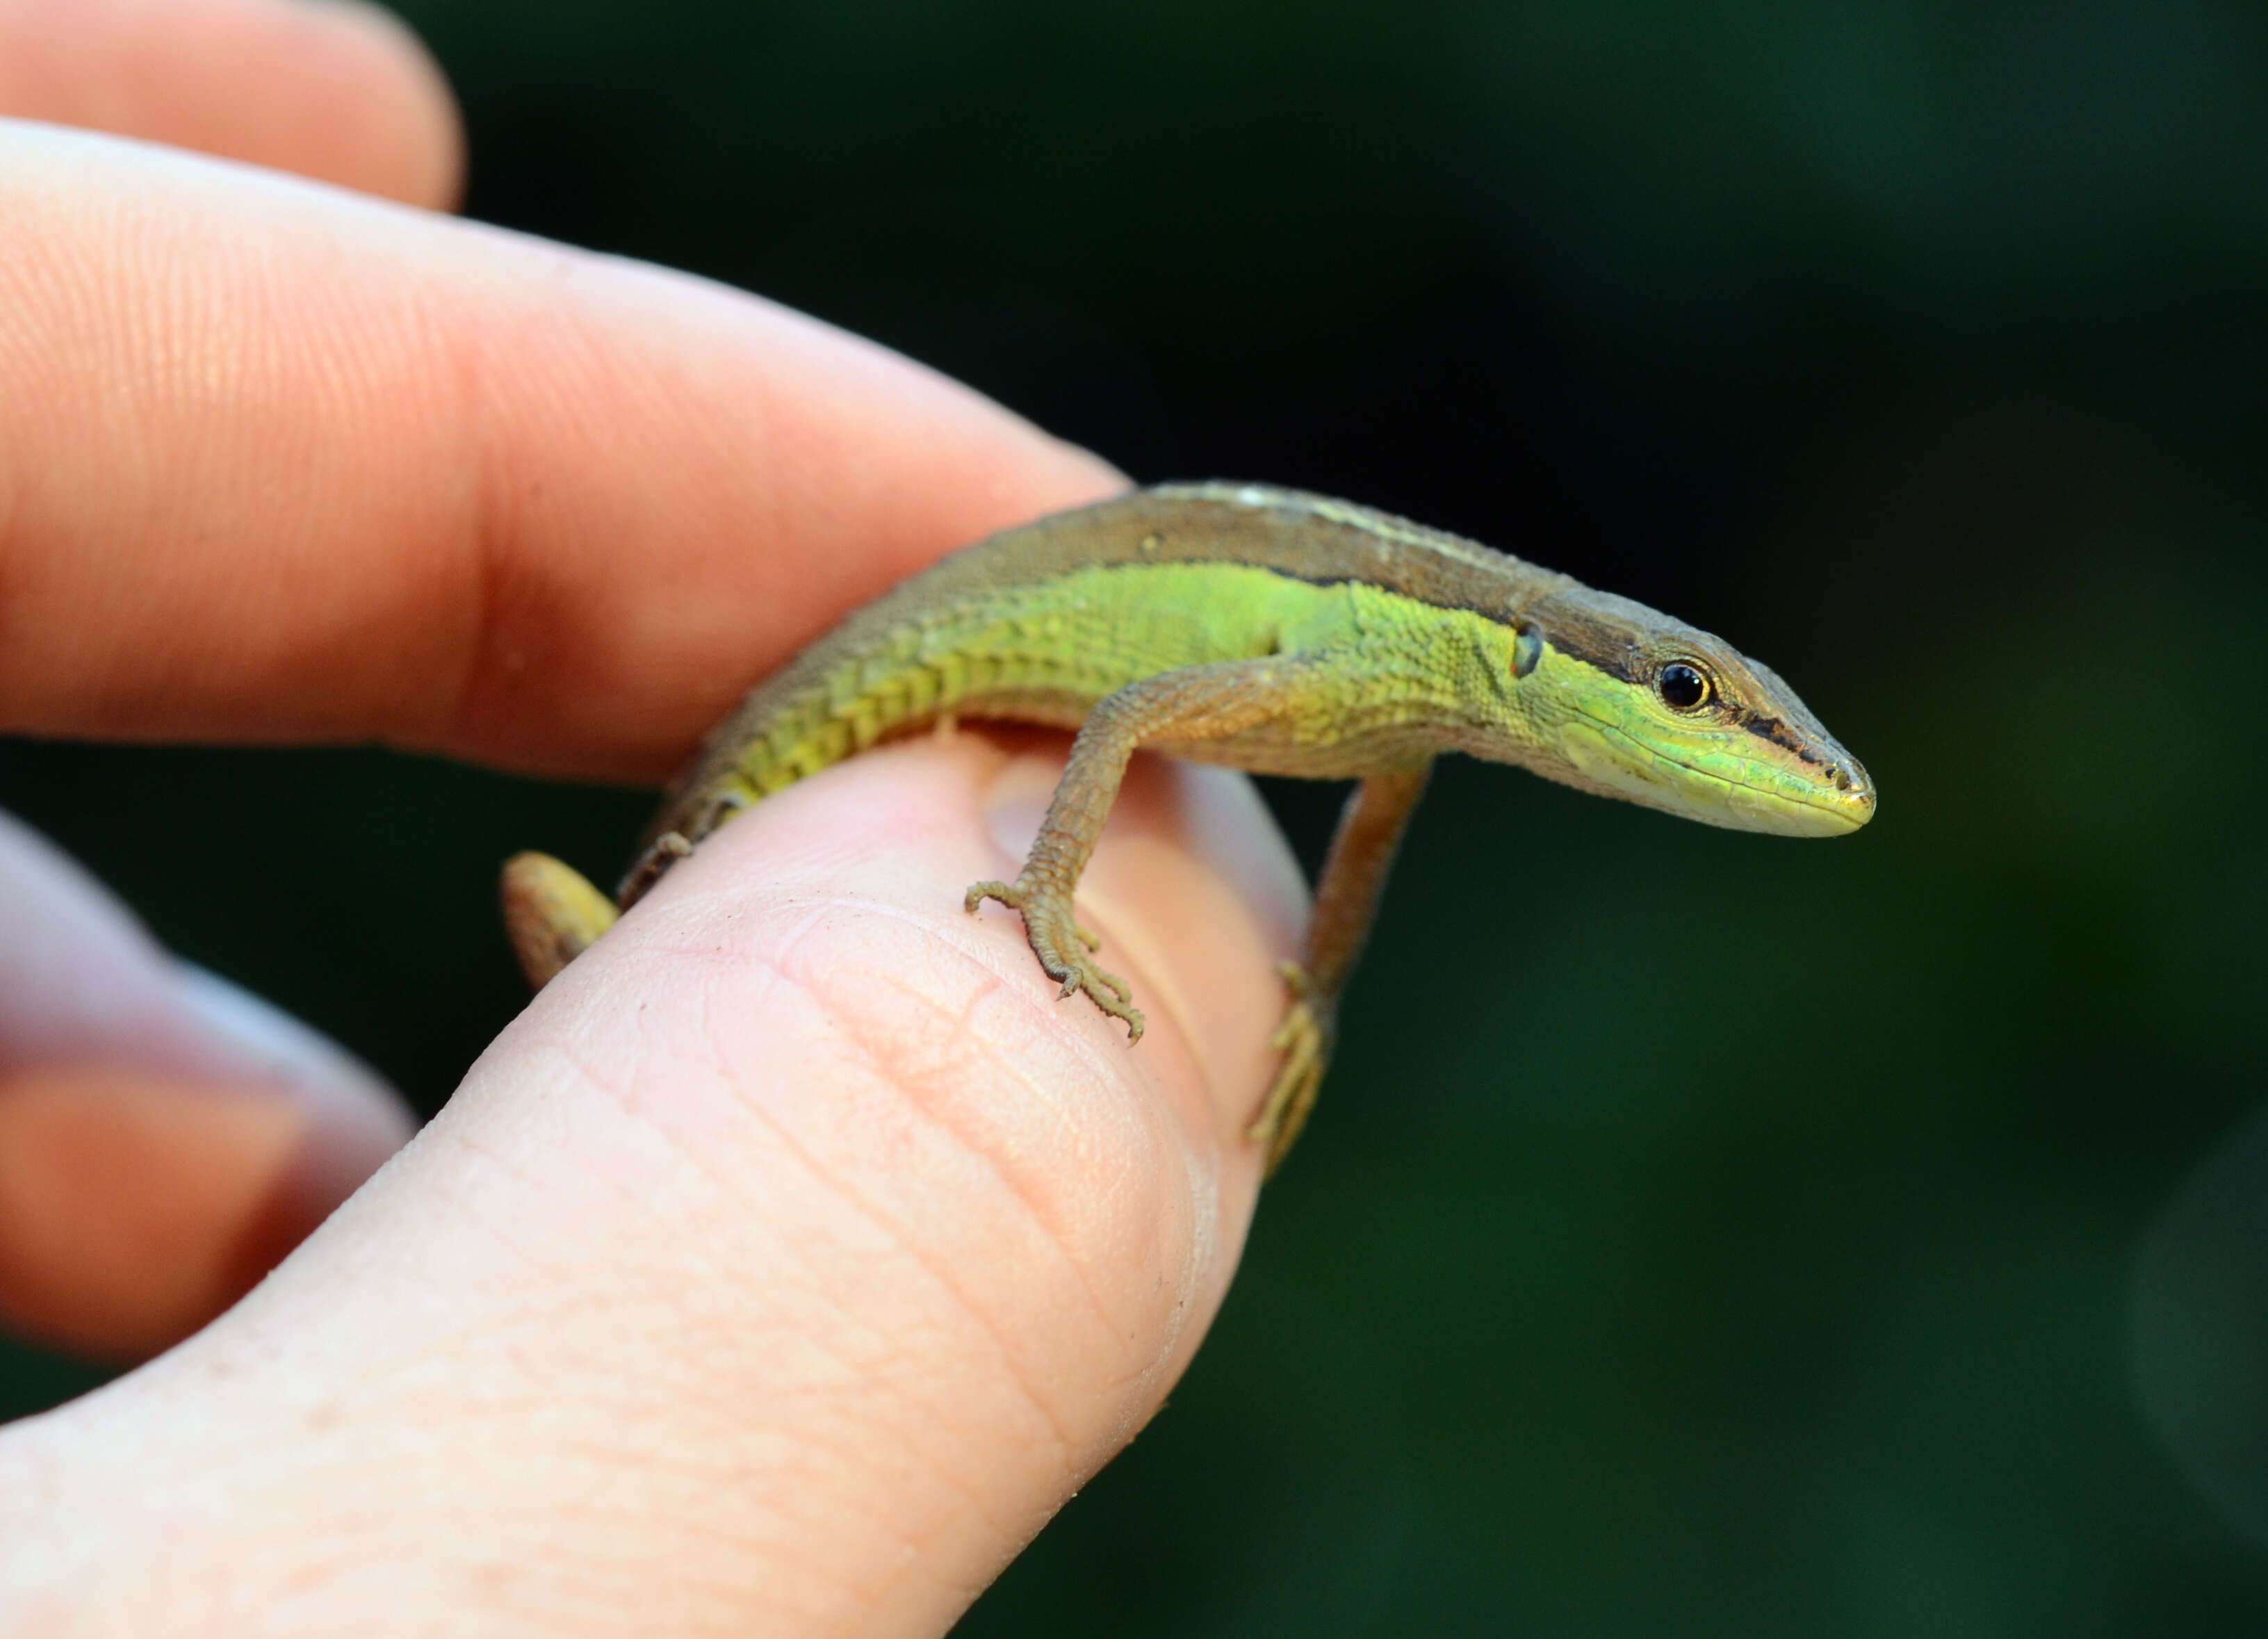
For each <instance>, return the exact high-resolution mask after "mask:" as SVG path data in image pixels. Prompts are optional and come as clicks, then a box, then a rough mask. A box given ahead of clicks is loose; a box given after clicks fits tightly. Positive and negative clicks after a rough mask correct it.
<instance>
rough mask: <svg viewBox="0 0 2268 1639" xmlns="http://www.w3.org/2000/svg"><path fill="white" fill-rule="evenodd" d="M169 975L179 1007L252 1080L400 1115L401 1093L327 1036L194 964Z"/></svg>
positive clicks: (402, 1111) (403, 1112)
mask: <svg viewBox="0 0 2268 1639" xmlns="http://www.w3.org/2000/svg"><path fill="white" fill-rule="evenodd" d="M175 974H176V980H177V988H178V994H179V995H180V1000H181V1003H182V1004H183V1006H184V1007H185V1008H186V1009H187V1010H188V1011H189V1012H190V1013H191V1014H193V1015H195V1018H197V1020H198V1021H199V1022H200V1023H202V1024H203V1025H205V1026H206V1027H207V1028H208V1029H210V1031H211V1032H212V1033H214V1034H215V1035H217V1036H218V1037H220V1038H221V1039H222V1040H223V1041H225V1043H226V1044H227V1045H228V1046H230V1047H233V1048H234V1049H236V1051H237V1052H238V1053H239V1055H241V1056H242V1057H243V1058H245V1059H246V1060H247V1061H248V1063H247V1069H248V1070H249V1071H250V1072H251V1073H252V1075H253V1076H254V1077H255V1078H256V1079H259V1080H261V1081H266V1082H269V1083H272V1084H276V1085H280V1086H284V1087H289V1088H291V1089H294V1090H296V1091H300V1092H304V1093H308V1094H312V1095H314V1096H316V1097H318V1098H321V1099H326V1100H328V1101H334V1102H346V1103H350V1104H351V1105H353V1106H372V1105H373V1104H375V1105H378V1106H381V1107H387V1108H390V1109H391V1110H393V1111H394V1112H395V1113H397V1114H399V1115H401V1116H403V1117H405V1118H406V1115H407V1111H406V1108H405V1106H403V1104H402V1101H401V1094H399V1093H398V1092H396V1091H394V1088H393V1086H392V1085H391V1084H388V1083H387V1080H386V1078H385V1077H382V1076H380V1075H379V1073H378V1072H377V1071H376V1070H374V1069H371V1068H370V1066H369V1065H367V1064H365V1063H364V1062H362V1061H361V1060H360V1059H358V1058H357V1057H355V1056H354V1055H353V1054H351V1053H349V1052H348V1051H347V1050H346V1049H345V1048H344V1047H341V1046H339V1045H338V1043H336V1042H335V1041H333V1040H331V1039H330V1038H329V1037H328V1036H325V1035H323V1034H321V1033H319V1032H317V1031H315V1030H313V1029H310V1028H309V1027H308V1026H307V1025H304V1024H302V1023H300V1022H299V1021H298V1019H296V1018H292V1017H291V1015H290V1014H289V1013H286V1012H284V1011H283V1010H282V1009H280V1008H278V1007H276V1006H275V1005H274V1004H273V1003H269V1002H267V1001H265V1000H263V999H261V997H259V996H254V994H253V993H252V992H251V991H249V990H247V989H243V988H242V987H241V986H239V985H236V984H232V983H231V982H230V981H228V980H226V979H224V978H222V977H221V976H220V975H219V974H217V973H213V972H211V971H210V970H209V969H206V968H203V967H200V966H197V965H196V964H195V962H179V963H177V964H176V965H175Z"/></svg>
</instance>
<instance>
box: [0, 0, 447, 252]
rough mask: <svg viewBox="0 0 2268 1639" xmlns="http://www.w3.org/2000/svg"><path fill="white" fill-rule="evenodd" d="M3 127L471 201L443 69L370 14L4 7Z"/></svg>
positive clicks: (318, 7) (356, 10)
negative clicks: (161, 147)
mask: <svg viewBox="0 0 2268 1639" xmlns="http://www.w3.org/2000/svg"><path fill="white" fill-rule="evenodd" d="M0 114H4V115H8V116H11V117H14V118H18V119H28V120H40V121H49V122H51V123H55V124H58V125H73V126H80V127H84V128H85V129H90V130H99V131H108V132H111V133H114V134H115V135H118V136H132V137H138V138H141V139H143V140H145V141H150V142H158V143H168V144H170V145H172V146H174V147H179V148H189V149H195V150H196V151H199V152H201V153H208V154H214V155H217V156H219V157H220V158H228V159H238V160H242V161H244V162H246V163H247V164H251V165H266V166H269V167H270V168H273V169H276V170H280V171H290V172H294V173H298V174H299V175H301V176H308V177H313V178H315V179H317V180H321V181H327V182H334V183H336V184H338V185H340V186H341V187H350V188H353V189H355V190H356V191H357V192H360V193H366V194H374V195H379V197H381V198H387V199H394V200H399V201H401V202H403V203H405V204H412V205H422V206H425V207H429V208H432V209H448V208H450V207H451V206H453V205H454V204H455V203H456V202H457V201H458V199H459V198H460V195H461V192H462V188H463V177H464V135H463V128H462V124H461V121H460V118H459V115H458V112H457V108H456V103H455V99H453V97H452V96H451V94H450V92H449V89H448V85H447V82H446V79H445V78H444V77H443V76H442V74H441V71H440V69H439V67H438V64H437V63H436V62H434V60H433V58H432V56H431V54H430V53H429V52H428V51H427V50H426V49H425V48H424V46H423V44H422V43H421V42H420V41H419V40H418V39H417V38H416V35H415V34H414V33H411V32H410V30H409V27H408V26H406V25H405V24H403V23H402V22H401V19H400V18H396V17H395V16H394V14H393V13H391V12H389V11H384V10H382V9H380V8H379V7H378V6H375V5H372V4H364V3H363V0H166V3H165V4H151V0H72V4H69V5H55V4H48V3H47V0H0Z"/></svg>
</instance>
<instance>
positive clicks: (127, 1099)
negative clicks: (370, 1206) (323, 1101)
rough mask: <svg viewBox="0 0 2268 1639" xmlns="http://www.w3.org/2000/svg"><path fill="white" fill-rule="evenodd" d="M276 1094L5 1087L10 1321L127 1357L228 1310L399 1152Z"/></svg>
mask: <svg viewBox="0 0 2268 1639" xmlns="http://www.w3.org/2000/svg"><path fill="white" fill-rule="evenodd" d="M381 1142H382V1135H381V1134H380V1132H379V1129H378V1128H377V1127H376V1126H375V1125H374V1124H373V1123H372V1122H370V1121H367V1120H351V1119H350V1120H348V1121H339V1120H336V1119H327V1114H326V1113H325V1112H322V1111H320V1110H319V1109H318V1108H316V1107H315V1106H313V1105H311V1104H309V1103H308V1102H306V1100H303V1099H295V1098H292V1097H291V1096H289V1095H288V1094H285V1093H282V1092H279V1091H276V1090H274V1089H268V1088H248V1087H227V1086H204V1085H198V1084H190V1083H183V1082H180V1081H177V1080H173V1079H171V1078H168V1077H161V1076H157V1075H153V1074H151V1073H148V1072H145V1071H139V1070H133V1069H123V1068H119V1067H113V1066H84V1065H73V1066H60V1067H48V1068H42V1069H30V1070H19V1071H18V1072H16V1073H15V1074H13V1075H11V1076H9V1077H5V1078H4V1079H0V1324H5V1325H6V1326H7V1327H9V1328H10V1329H11V1330H12V1331H16V1332H18V1333H20V1334H23V1335H26V1336H27V1337H31V1338H34V1339H36V1340H38V1341H41V1342H44V1343H46V1344H48V1345H50V1346H52V1347H55V1348H57V1349H63V1350H66V1351H68V1352H70V1353H73V1354H77V1355H82V1356H89V1357H92V1358H98V1359H107V1360H118V1361H130V1360H135V1359H139V1358H142V1357H144V1356H149V1355H152V1354H155V1353H157V1352H158V1350H160V1349H165V1348H166V1347H168V1346H169V1345H171V1344H173V1343H174V1342H176V1341H180V1339H181V1338H183V1337H186V1336H187V1335H188V1334H190V1333H191V1332H194V1331H195V1330H196V1329H197V1328H198V1327H202V1326H203V1325H204V1323H205V1322H206V1321H208V1320H210V1319H212V1318H213V1317H214V1316H215V1315H217V1314H218V1313H220V1312H222V1311H223V1310H225V1309H226V1308H227V1307H228V1306H229V1305H231V1304H232V1303H234V1302H235V1301H236V1300H237V1299H238V1298H239V1297H242V1296H243V1295H244V1293H245V1292H247V1290H250V1289H251V1288H252V1287H253V1286H254V1284H256V1283H258V1281H259V1280H260V1278H261V1275H265V1274H266V1273H267V1272H268V1270H269V1268H273V1267H274V1266H275V1265H276V1263H277V1262H278V1261H279V1260H281V1259H282V1258H283V1256H284V1253H287V1252H289V1251H290V1250H291V1248H292V1247H293V1246H296V1245H297V1244H298V1242H299V1241H300V1240H301V1239H302V1238H305V1237H306V1234H307V1233H308V1231H311V1230H312V1229H313V1228H314V1226H315V1225H316V1224H319V1223H320V1222H321V1221H322V1219H323V1218H324V1217H325V1216H328V1214H329V1212H330V1211H331V1209H333V1208H334V1207H335V1206H336V1205H337V1204H338V1202H340V1201H341V1200H342V1199H343V1198H344V1197H345V1195H346V1194H350V1193H351V1191H352V1190H353V1189H354V1188H355V1187H356V1186H357V1185H358V1184H359V1183H360V1182H361V1181H362V1180H363V1179H364V1178H365V1177H366V1176H367V1175H368V1174H369V1172H371V1171H372V1170H373V1169H374V1168H375V1167H376V1166H377V1165H378V1164H379V1162H380V1161H382V1160H383V1159H384V1158H385V1155H386V1153H387V1150H383V1149H381V1148H379V1144H380V1143H381Z"/></svg>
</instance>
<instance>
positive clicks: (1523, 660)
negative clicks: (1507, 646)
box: [1512, 626, 1543, 677]
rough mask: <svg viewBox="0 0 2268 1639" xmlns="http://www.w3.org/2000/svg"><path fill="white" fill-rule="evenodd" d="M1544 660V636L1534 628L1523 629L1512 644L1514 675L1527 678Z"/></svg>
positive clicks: (1524, 627)
mask: <svg viewBox="0 0 2268 1639" xmlns="http://www.w3.org/2000/svg"><path fill="white" fill-rule="evenodd" d="M1542 659H1543V633H1541V632H1539V631H1537V630H1536V629H1535V628H1534V627H1533V626H1523V627H1521V628H1520V631H1519V634H1518V635H1517V636H1515V637H1513V642H1512V674H1513V676H1514V677H1526V676H1527V675H1528V673H1530V672H1533V671H1534V670H1535V666H1536V663H1537V662H1538V661H1540V660H1542Z"/></svg>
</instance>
